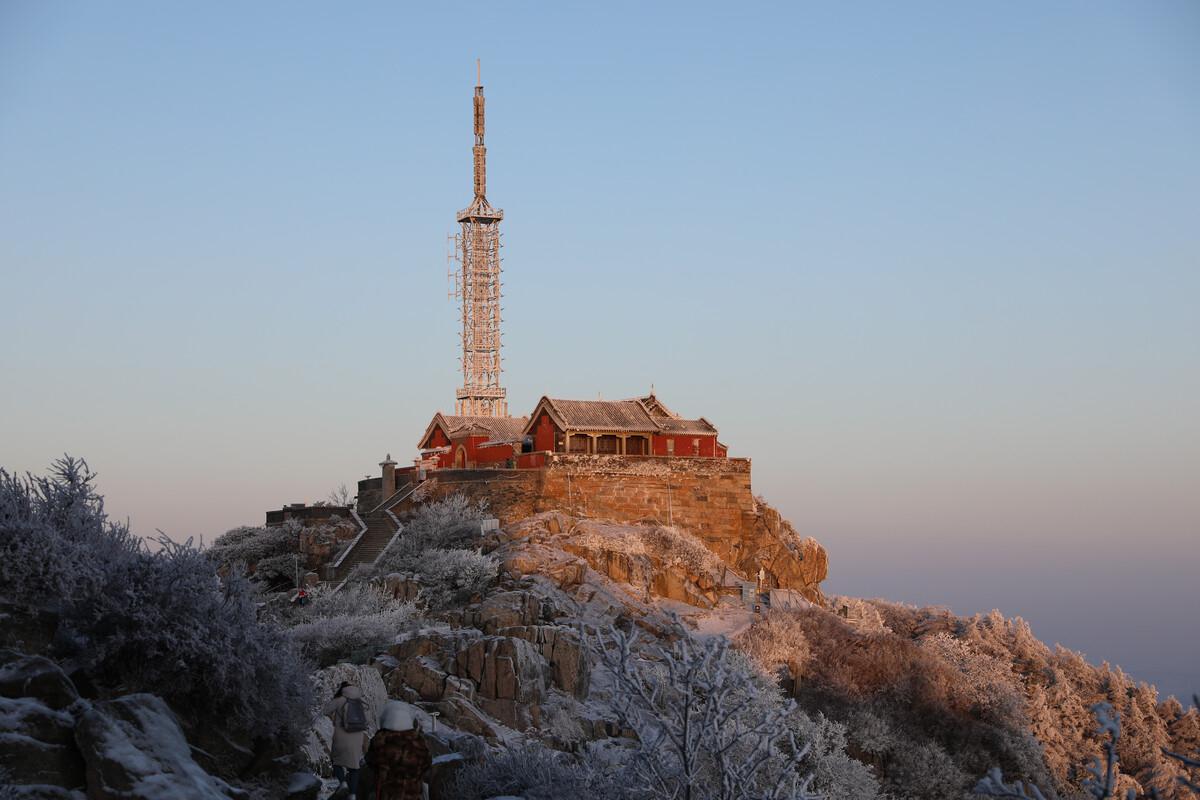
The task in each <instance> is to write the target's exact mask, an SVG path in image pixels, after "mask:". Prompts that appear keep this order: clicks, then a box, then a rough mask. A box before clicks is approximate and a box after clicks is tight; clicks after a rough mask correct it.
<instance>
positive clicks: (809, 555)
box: [397, 454, 826, 599]
mask: <svg viewBox="0 0 1200 800" xmlns="http://www.w3.org/2000/svg"><path fill="white" fill-rule="evenodd" d="M453 494H463V495H465V496H466V497H467V498H468V499H470V500H473V501H474V500H486V501H487V503H488V507H489V509H490V510H491V513H492V514H493V515H494V516H496V517H497V518H498V519H499V520H500V524H501V525H505V526H507V525H509V524H512V523H514V522H517V521H519V520H522V519H527V518H528V517H531V516H533V515H534V514H537V513H540V512H543V511H564V512H566V513H568V514H570V515H571V516H574V517H585V518H592V519H607V520H613V521H615V522H635V523H636V522H653V523H657V524H660V525H673V526H675V527H678V528H682V529H684V530H686V531H688V532H689V533H691V534H692V535H694V536H696V537H698V538H700V539H701V540H702V541H703V542H704V544H705V546H707V547H708V548H709V549H710V550H712V551H713V552H714V553H716V554H717V555H718V556H720V557H721V558H722V559H723V560H724V561H725V562H726V563H728V564H730V565H731V566H733V567H734V568H735V569H737V570H739V571H740V572H741V574H743V575H745V576H747V577H752V576H754V575H755V574H756V573H757V572H758V570H759V568H760V567H761V568H763V569H764V570H765V571H766V573H767V579H768V583H769V584H771V585H774V586H779V587H782V588H795V589H800V590H802V591H805V592H806V594H808V595H809V596H810V597H811V598H812V599H818V598H819V596H820V595H819V589H818V588H817V584H819V583H820V581H822V580H824V578H825V571H826V561H825V551H824V549H823V548H821V546H820V545H819V544H817V543H816V542H815V541H814V540H812V539H803V540H802V539H801V537H799V536H798V535H797V534H796V532H795V531H794V530H793V529H792V527H791V525H790V524H788V523H787V521H786V520H783V519H782V518H781V517H780V516H779V514H778V513H777V512H775V511H774V510H773V509H770V508H769V507H767V506H762V505H760V504H759V503H758V502H757V501H756V500H755V499H754V494H753V492H752V490H751V486H750V460H749V459H723V458H653V457H651V458H646V457H624V456H595V455H568V454H553V455H551V456H549V458H548V460H547V463H546V467H545V468H544V469H530V470H489V469H481V470H437V471H436V472H433V473H431V474H430V480H428V481H426V483H425V485H424V486H423V487H422V489H421V491H420V493H419V497H418V499H435V498H441V497H446V496H449V495H453ZM403 508H404V506H403V505H402V506H400V507H399V508H398V509H397V511H400V510H402V509H403Z"/></svg>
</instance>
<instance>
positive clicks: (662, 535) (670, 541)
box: [571, 521, 725, 575]
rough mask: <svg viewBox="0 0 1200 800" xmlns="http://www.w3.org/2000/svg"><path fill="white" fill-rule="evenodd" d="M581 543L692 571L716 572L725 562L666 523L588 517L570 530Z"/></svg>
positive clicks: (693, 539)
mask: <svg viewBox="0 0 1200 800" xmlns="http://www.w3.org/2000/svg"><path fill="white" fill-rule="evenodd" d="M571 536H572V539H574V541H576V542H577V543H578V544H579V545H580V546H581V547H585V548H589V549H596V550H607V551H612V552H618V553H623V554H625V555H628V556H646V557H647V558H652V559H655V560H656V561H658V562H660V563H661V564H662V565H663V566H666V567H680V568H682V569H683V570H684V571H686V572H689V573H692V574H700V575H703V574H708V575H717V574H718V573H720V572H721V571H722V569H723V568H724V566H725V565H724V562H723V561H721V559H720V558H718V557H717V555H716V554H715V553H713V552H712V551H711V550H709V549H708V548H707V547H705V546H704V544H703V543H702V542H701V541H700V540H699V539H697V538H696V537H695V536H693V535H692V534H690V533H688V532H687V531H684V530H681V529H679V528H672V527H668V526H665V525H632V526H631V525H615V524H611V523H605V522H595V521H588V522H584V523H581V524H580V525H578V526H577V527H576V528H575V529H574V530H573V531H572V532H571Z"/></svg>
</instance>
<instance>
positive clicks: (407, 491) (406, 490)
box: [367, 481, 421, 515]
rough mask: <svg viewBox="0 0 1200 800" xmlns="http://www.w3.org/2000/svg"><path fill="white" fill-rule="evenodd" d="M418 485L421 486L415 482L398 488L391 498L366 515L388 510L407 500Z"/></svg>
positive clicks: (418, 482)
mask: <svg viewBox="0 0 1200 800" xmlns="http://www.w3.org/2000/svg"><path fill="white" fill-rule="evenodd" d="M420 485H421V482H420V481H417V482H416V483H409V484H406V485H404V486H402V487H400V488H399V489H397V490H396V491H394V492H392V494H391V496H390V497H388V499H387V500H384V501H383V502H382V503H380V504H379V505H377V506H375V507H374V508H372V509H371V510H370V511H368V512H367V514H368V515H370V514H374V513H375V512H376V511H384V510H387V509H388V508H391V507H392V506H394V505H396V503H399V502H400V501H401V500H407V499H408V496H409V495H411V494H412V493H413V492H415V491H416V490H417V487H418V486H420Z"/></svg>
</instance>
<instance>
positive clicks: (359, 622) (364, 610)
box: [281, 583, 420, 664]
mask: <svg viewBox="0 0 1200 800" xmlns="http://www.w3.org/2000/svg"><path fill="white" fill-rule="evenodd" d="M419 620H420V615H419V614H418V612H417V608H416V606H414V605H413V604H412V603H405V602H402V601H400V600H395V599H393V598H391V597H389V596H388V595H387V594H386V593H385V592H384V591H383V590H382V589H381V588H380V587H378V586H376V585H373V584H365V583H360V584H347V585H346V586H344V587H343V588H342V589H341V591H336V592H335V591H330V590H325V591H318V592H316V593H314V594H313V596H312V600H311V601H310V602H309V604H308V605H305V606H300V607H293V608H291V609H289V611H288V612H287V613H286V614H285V615H284V617H283V619H282V620H281V621H282V623H283V624H285V625H289V626H291V627H290V629H289V630H288V634H289V636H290V637H291V639H292V641H294V642H295V643H296V644H297V645H298V646H299V647H300V649H301V651H302V652H303V653H304V654H305V655H306V656H308V657H309V658H312V659H313V660H315V661H317V662H318V663H320V664H331V663H334V662H335V661H337V660H338V659H339V658H345V657H347V656H349V655H350V654H351V653H353V652H354V651H355V650H359V649H361V648H364V647H371V646H382V645H387V644H390V643H391V642H392V641H394V640H395V638H396V636H397V635H399V634H400V633H402V632H403V631H405V630H407V629H409V628H411V627H413V626H414V624H416V623H417V622H418V621H419Z"/></svg>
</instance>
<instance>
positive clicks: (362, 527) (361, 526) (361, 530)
mask: <svg viewBox="0 0 1200 800" xmlns="http://www.w3.org/2000/svg"><path fill="white" fill-rule="evenodd" d="M350 515H351V516H352V517H354V521H355V522H357V523H358V536H355V537H354V538H353V539H351V540H350V544H348V545H346V549H345V550H343V551H342V552H341V554H340V555H339V556H338V557H337V559H336V560H335V561H334V562H333V568H334V569H337V568H338V567H340V566H341V565H342V562H343V561H345V560H346V556H348V555H350V552H351V551H352V550H353V549H354V548H355V547H356V546H357V545H358V543H359V541H360V540H361V539H362V537H364V536H366V534H367V523H365V522H363V518H362V517H360V516H359V515H358V512H357V511H355V510H354V509H353V508H352V509H350Z"/></svg>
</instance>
